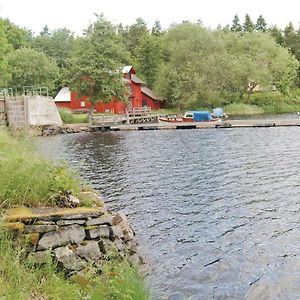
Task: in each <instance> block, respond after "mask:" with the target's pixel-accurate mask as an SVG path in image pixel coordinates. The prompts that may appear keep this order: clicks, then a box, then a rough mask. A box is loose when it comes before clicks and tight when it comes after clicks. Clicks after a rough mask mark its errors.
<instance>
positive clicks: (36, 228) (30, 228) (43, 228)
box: [24, 225, 58, 233]
mask: <svg viewBox="0 0 300 300" xmlns="http://www.w3.org/2000/svg"><path fill="white" fill-rule="evenodd" d="M57 230H58V226H57V225H26V226H25V228H24V232H25V233H33V232H38V233H45V232H50V231H57Z"/></svg>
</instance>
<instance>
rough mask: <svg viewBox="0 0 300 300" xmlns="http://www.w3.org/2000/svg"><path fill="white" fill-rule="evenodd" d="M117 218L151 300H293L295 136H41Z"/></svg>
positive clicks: (279, 131) (230, 132)
mask: <svg viewBox="0 0 300 300" xmlns="http://www.w3.org/2000/svg"><path fill="white" fill-rule="evenodd" d="M41 140H42V143H41V144H42V146H41V147H42V151H43V152H44V153H46V154H47V155H48V156H49V157H54V158H55V159H65V160H67V161H68V163H69V164H70V165H71V166H72V167H74V168H76V169H78V170H79V172H80V174H81V175H82V176H83V177H84V178H86V179H88V180H89V181H90V182H91V183H92V185H93V186H94V187H95V188H96V189H97V190H98V191H99V192H100V194H101V195H102V196H103V197H104V199H105V200H106V201H107V204H108V206H109V208H110V209H112V210H122V211H124V212H125V213H126V214H127V215H128V216H129V219H130V220H131V222H132V224H133V227H134V228H135V230H136V234H137V239H138V241H139V244H140V247H141V251H142V253H143V255H144V257H145V258H146V260H147V261H148V263H149V264H150V266H151V272H150V275H149V276H148V277H147V282H148V284H149V285H150V287H151V290H152V294H153V299H168V297H170V298H171V299H193V300H194V299H243V298H247V299H296V298H300V169H299V168H300V128H299V127H293V128H247V129H203V130H173V131H172V130H170V131H137V132H103V133H102V132H99V133H93V134H89V133H86V134H74V135H61V136H55V137H47V138H42V139H41Z"/></svg>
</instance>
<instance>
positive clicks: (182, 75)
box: [0, 15, 300, 109]
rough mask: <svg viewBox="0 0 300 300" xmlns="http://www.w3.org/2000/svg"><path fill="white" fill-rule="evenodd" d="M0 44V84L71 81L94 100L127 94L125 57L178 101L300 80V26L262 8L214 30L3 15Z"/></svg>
mask: <svg viewBox="0 0 300 300" xmlns="http://www.w3.org/2000/svg"><path fill="white" fill-rule="evenodd" d="M0 45H1V47H0V87H21V86H31V85H40V86H47V87H48V88H49V90H50V91H51V94H52V95H55V94H56V92H57V91H58V90H59V89H60V88H61V87H62V86H65V85H69V86H70V87H71V88H73V89H74V90H76V91H77V92H78V93H79V94H85V95H88V96H89V97H90V99H92V101H95V102H96V101H98V100H99V99H102V100H104V101H109V100H110V99H111V96H117V97H120V98H123V99H124V100H126V93H125V98H124V86H123V83H122V82H121V81H120V80H117V79H118V78H120V76H121V74H120V72H117V70H119V69H120V68H121V67H122V66H124V65H133V66H134V67H135V69H136V71H137V75H138V76H139V77H140V78H142V79H143V80H144V81H145V82H146V83H147V85H148V86H149V87H150V88H152V89H154V90H155V91H156V92H157V93H158V94H159V95H160V96H161V98H162V99H164V100H165V101H166V104H167V106H169V107H174V108H177V109H185V108H189V107H208V106H216V105H226V104H230V103H233V102H235V103H239V102H244V103H249V102H250V101H251V97H250V96H251V94H252V92H253V91H255V90H256V89H259V90H265V91H271V90H276V92H277V93H281V94H283V95H289V94H290V93H291V91H293V90H295V89H297V88H298V87H299V82H300V79H299V78H300V71H299V60H300V30H296V29H295V28H294V27H293V25H292V23H290V24H288V25H287V26H286V28H285V29H284V30H281V29H280V28H278V27H276V26H270V27H269V26H268V25H267V23H266V21H265V19H264V18H263V17H262V16H259V18H258V19H257V21H256V22H253V21H252V20H251V18H250V16H249V15H246V16H245V18H244V21H243V22H241V21H240V18H239V17H238V15H235V16H234V18H233V21H232V24H231V25H227V26H225V27H221V26H218V28H217V29H215V30H212V29H209V28H206V27H205V26H203V24H202V23H201V21H199V22H196V23H192V22H188V21H184V22H182V23H180V24H172V25H171V26H170V27H169V28H168V29H167V30H163V29H162V27H161V25H160V22H159V21H158V20H157V21H156V22H155V23H154V25H153V27H152V28H148V26H147V24H146V22H145V21H144V20H143V19H142V18H138V19H136V22H135V23H134V24H132V25H130V26H123V25H122V24H117V25H116V24H113V23H112V22H110V21H109V20H107V19H105V18H104V17H103V16H102V15H99V16H98V18H97V20H96V21H95V22H94V23H93V24H91V25H90V26H89V27H88V28H87V29H86V30H84V32H83V35H82V36H79V37H78V36H75V35H74V33H72V32H71V31H70V30H69V29H67V28H58V29H55V30H49V28H48V27H47V26H45V27H44V29H43V30H42V32H40V33H39V34H38V35H36V36H35V35H33V34H32V32H31V31H30V30H29V29H26V28H20V27H19V26H17V25H15V24H13V23H12V22H10V21H9V20H8V19H0Z"/></svg>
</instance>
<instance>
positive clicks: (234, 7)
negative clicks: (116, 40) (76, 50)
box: [0, 0, 300, 35]
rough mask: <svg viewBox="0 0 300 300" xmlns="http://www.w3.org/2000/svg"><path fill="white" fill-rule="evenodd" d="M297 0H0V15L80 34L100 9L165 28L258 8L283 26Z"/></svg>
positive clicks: (223, 20) (298, 7) (226, 18)
mask: <svg viewBox="0 0 300 300" xmlns="http://www.w3.org/2000/svg"><path fill="white" fill-rule="evenodd" d="M299 11H300V1H299V0H285V1H282V0H277V1H271V0H247V1H246V0H181V1H178V0H173V1H171V0H147V1H144V0H130V1H125V0H85V1H82V0H73V1H69V0H47V1H45V0H0V17H2V18H8V19H9V20H10V21H12V22H13V23H15V24H17V25H19V26H21V27H26V28H27V29H30V30H32V31H33V32H34V33H35V34H38V33H39V32H40V31H41V30H42V28H43V27H44V26H45V25H47V26H48V27H49V28H50V30H53V29H56V28H62V27H66V28H68V29H70V30H71V31H73V32H74V33H75V34H77V35H80V34H81V33H82V30H83V29H85V28H87V26H88V25H89V24H90V23H92V22H93V21H95V19H96V18H95V15H94V14H95V13H96V14H100V13H103V14H104V17H105V18H107V19H108V20H110V21H112V22H113V23H115V24H117V23H122V24H123V25H130V24H133V23H134V22H135V20H136V18H138V17H142V18H143V19H144V20H145V21H146V22H147V24H148V26H149V28H151V27H152V25H153V23H154V21H155V20H156V19H158V20H159V21H160V22H161V25H162V27H163V28H164V29H167V28H168V26H169V25H170V24H172V23H180V22H181V21H183V20H189V21H193V22H196V21H197V20H199V19H200V20H201V21H202V23H203V25H204V26H206V27H211V28H216V27H217V26H218V24H221V25H222V26H225V25H227V24H231V22H232V20H233V17H234V15H235V14H238V16H239V17H240V19H241V20H242V21H243V20H244V16H245V14H246V13H248V14H249V15H250V17H251V19H252V20H253V21H254V22H256V20H257V18H258V16H259V15H260V14H262V15H263V17H264V18H265V20H266V21H267V24H268V25H269V26H270V25H277V26H279V27H280V28H284V27H285V26H286V25H287V24H288V23H289V22H290V21H291V22H293V24H294V26H295V28H298V27H299V22H300V13H299Z"/></svg>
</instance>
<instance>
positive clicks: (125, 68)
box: [122, 66, 133, 74]
mask: <svg viewBox="0 0 300 300" xmlns="http://www.w3.org/2000/svg"><path fill="white" fill-rule="evenodd" d="M132 68H133V66H125V67H123V69H122V73H123V74H128V73H129V72H130V70H131V69H132Z"/></svg>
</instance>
